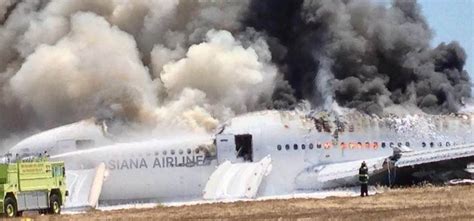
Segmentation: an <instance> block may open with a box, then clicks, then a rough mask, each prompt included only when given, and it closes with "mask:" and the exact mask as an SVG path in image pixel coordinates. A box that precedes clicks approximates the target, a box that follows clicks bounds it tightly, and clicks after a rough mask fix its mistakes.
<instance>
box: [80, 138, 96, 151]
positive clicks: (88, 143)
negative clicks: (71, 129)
mask: <svg viewBox="0 0 474 221" xmlns="http://www.w3.org/2000/svg"><path fill="white" fill-rule="evenodd" d="M94 145H95V142H94V140H76V148H77V149H80V150H81V149H87V148H91V147H93V146H94Z"/></svg>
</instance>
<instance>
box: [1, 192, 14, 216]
mask: <svg viewBox="0 0 474 221" xmlns="http://www.w3.org/2000/svg"><path fill="white" fill-rule="evenodd" d="M3 209H4V211H5V215H6V216H7V217H15V216H16V215H17V212H18V211H17V207H16V200H15V199H14V198H12V197H10V196H7V197H6V198H5V204H4V208H3Z"/></svg>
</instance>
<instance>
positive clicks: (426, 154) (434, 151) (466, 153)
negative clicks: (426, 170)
mask: <svg viewBox="0 0 474 221" xmlns="http://www.w3.org/2000/svg"><path fill="white" fill-rule="evenodd" d="M472 156H474V144H464V145H457V146H452V147H451V148H439V149H438V148H431V149H428V150H426V151H416V152H402V153H400V157H399V159H398V160H396V162H395V164H394V165H395V166H396V167H398V168H401V167H407V166H416V165H422V164H428V163H434V162H440V161H446V160H455V159H459V158H466V157H472Z"/></svg>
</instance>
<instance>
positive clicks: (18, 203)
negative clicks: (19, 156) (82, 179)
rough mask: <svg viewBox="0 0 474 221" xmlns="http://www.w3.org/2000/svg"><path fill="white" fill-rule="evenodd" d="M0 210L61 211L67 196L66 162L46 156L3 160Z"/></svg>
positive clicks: (17, 213)
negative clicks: (51, 159)
mask: <svg viewBox="0 0 474 221" xmlns="http://www.w3.org/2000/svg"><path fill="white" fill-rule="evenodd" d="M0 191H1V192H0V194H1V199H0V212H2V213H3V214H4V215H5V216H7V217H15V216H21V215H22V213H23V211H27V210H36V211H39V212H40V213H49V214H59V213H60V212H61V206H62V205H63V204H64V202H65V200H66V196H67V195H68V191H67V190H66V173H65V169H64V162H62V161H56V162H52V161H48V159H46V158H40V159H32V160H17V161H16V162H13V163H10V162H6V163H1V164H0Z"/></svg>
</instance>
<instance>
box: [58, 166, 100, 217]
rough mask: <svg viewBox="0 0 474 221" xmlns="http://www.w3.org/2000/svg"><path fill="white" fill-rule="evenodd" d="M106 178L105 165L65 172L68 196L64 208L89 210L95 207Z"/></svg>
mask: <svg viewBox="0 0 474 221" xmlns="http://www.w3.org/2000/svg"><path fill="white" fill-rule="evenodd" d="M105 176H106V168H105V164H104V163H101V164H99V166H97V167H96V168H93V169H84V170H67V171H66V178H67V180H66V181H67V188H68V190H69V196H68V198H67V199H66V203H65V207H66V209H71V210H83V209H91V208H95V207H96V206H97V203H98V200H99V196H100V193H101V191H102V185H103V183H104V179H105Z"/></svg>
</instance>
